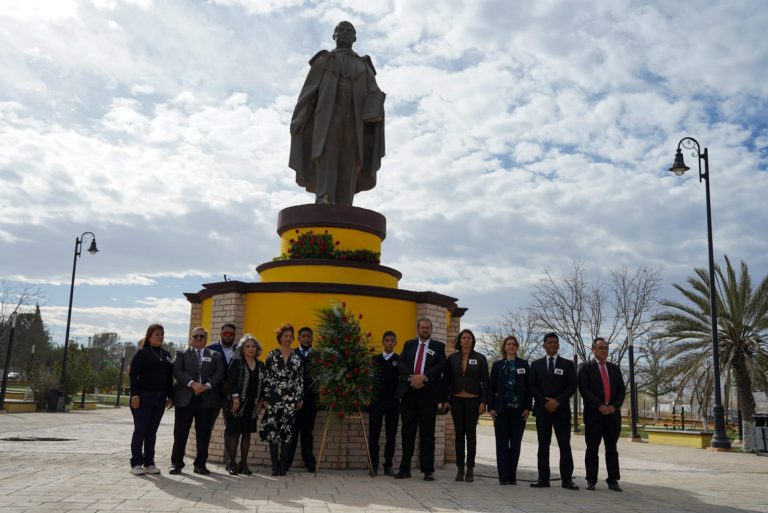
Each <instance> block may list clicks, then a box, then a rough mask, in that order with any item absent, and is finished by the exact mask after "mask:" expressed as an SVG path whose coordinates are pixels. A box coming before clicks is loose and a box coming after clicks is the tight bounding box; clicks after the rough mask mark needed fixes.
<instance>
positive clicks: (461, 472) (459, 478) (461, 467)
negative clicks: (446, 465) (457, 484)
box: [456, 465, 464, 481]
mask: <svg viewBox="0 0 768 513" xmlns="http://www.w3.org/2000/svg"><path fill="white" fill-rule="evenodd" d="M456 481H464V465H459V468H458V469H457V471H456Z"/></svg>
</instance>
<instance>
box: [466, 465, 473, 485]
mask: <svg viewBox="0 0 768 513" xmlns="http://www.w3.org/2000/svg"><path fill="white" fill-rule="evenodd" d="M474 470H475V469H473V468H472V467H467V474H466V475H465V476H464V481H466V482H467V483H472V482H474V481H475V473H474Z"/></svg>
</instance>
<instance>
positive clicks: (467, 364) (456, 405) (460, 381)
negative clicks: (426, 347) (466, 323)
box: [445, 330, 488, 482]
mask: <svg viewBox="0 0 768 513" xmlns="http://www.w3.org/2000/svg"><path fill="white" fill-rule="evenodd" d="M455 347H456V352H455V353H453V354H452V355H451V356H449V357H448V362H447V370H446V374H447V378H448V379H446V380H445V382H446V386H447V388H448V391H447V394H446V395H447V396H448V398H449V400H450V404H451V417H453V427H454V430H455V431H456V439H455V446H456V466H457V467H458V472H457V473H456V481H468V482H472V481H474V480H475V476H474V469H475V453H476V452H477V420H478V419H479V418H480V414H482V413H484V412H485V396H486V389H487V387H488V361H487V360H486V359H485V356H483V355H482V354H480V353H478V352H477V351H475V334H474V333H472V332H471V331H470V330H462V332H461V333H459V336H458V337H457V338H456V346H455ZM465 440H466V447H467V454H466V466H467V470H466V474H465V473H464V462H465V459H464V444H465Z"/></svg>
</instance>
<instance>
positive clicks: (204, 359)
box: [201, 356, 562, 374]
mask: <svg viewBox="0 0 768 513" xmlns="http://www.w3.org/2000/svg"><path fill="white" fill-rule="evenodd" d="M201 360H202V361H204V362H210V361H211V357H210V356H203V357H202V358H201ZM561 374H562V372H561Z"/></svg>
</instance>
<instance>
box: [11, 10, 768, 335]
mask: <svg viewBox="0 0 768 513" xmlns="http://www.w3.org/2000/svg"><path fill="white" fill-rule="evenodd" d="M49 7H50V6H47V7H46V8H45V9H44V8H43V6H42V4H40V3H28V2H23V3H22V2H13V3H11V4H8V3H6V4H4V6H3V7H0V20H2V23H3V28H4V30H3V31H1V32H0V44H2V47H3V48H4V51H0V66H2V68H3V69H4V73H3V75H2V76H0V97H2V98H6V99H9V100H6V101H4V102H0V269H2V270H3V271H2V273H3V277H7V278H11V279H15V280H20V281H30V282H33V283H39V284H44V286H45V287H48V288H49V290H50V291H51V304H50V305H49V306H48V307H47V308H49V309H53V310H50V311H51V312H54V313H53V314H52V315H54V316H59V317H57V319H58V321H56V322H58V323H59V324H57V326H58V325H60V310H55V309H56V308H59V309H60V308H63V307H62V306H61V304H62V302H63V301H66V294H64V293H62V290H63V289H67V288H68V283H69V279H70V275H69V273H70V272H71V267H70V265H71V258H72V249H73V248H72V244H73V241H72V239H73V237H76V236H77V235H78V234H80V233H82V232H83V231H86V230H90V231H93V232H94V233H96V234H97V237H98V240H99V246H100V248H101V249H102V252H101V253H99V255H97V256H96V257H90V256H88V255H84V256H83V258H82V259H81V260H80V261H79V264H78V266H79V267H78V276H77V283H78V285H79V286H83V287H84V288H85V289H87V290H88V291H89V292H88V295H87V296H86V298H87V301H88V302H87V304H86V303H80V305H76V306H77V308H81V309H82V310H78V318H79V319H83V321H82V323H83V324H79V326H80V327H79V328H78V330H80V332H83V333H85V332H87V330H89V329H92V328H93V329H94V330H96V331H103V329H106V328H103V329H102V328H97V325H98V323H100V322H101V323H103V324H105V325H109V326H112V327H115V326H118V325H119V323H120V322H121V321H120V316H121V315H122V314H121V312H120V309H122V308H126V309H128V312H129V314H128V315H129V317H130V316H137V319H136V322H135V325H134V324H131V327H130V330H131V331H130V333H131V334H132V336H133V335H136V334H137V333H140V332H141V329H140V326H139V325H140V324H142V323H143V322H145V321H148V320H149V318H152V319H160V317H162V316H161V315H160V314H162V313H167V314H168V315H177V316H180V318H179V319H178V320H177V321H175V322H178V325H179V328H178V329H179V332H182V331H183V332H184V333H185V332H186V316H187V310H186V309H184V312H182V311H181V310H182V309H181V307H180V306H179V305H180V304H181V303H183V302H184V301H185V300H183V299H179V297H178V294H179V292H180V290H179V289H178V288H177V287H180V286H181V285H178V282H179V281H181V282H183V283H184V286H185V287H187V289H186V290H191V291H194V290H196V289H197V288H198V287H199V283H201V282H203V281H205V280H214V281H215V280H219V279H220V277H221V276H222V275H223V274H225V273H226V274H227V275H229V276H233V277H235V276H236V277H242V278H243V279H248V280H254V279H257V278H256V276H255V272H254V268H255V266H256V265H258V264H260V263H263V262H265V261H268V260H270V259H271V258H272V257H274V256H276V255H277V252H278V241H277V237H276V235H275V233H274V227H275V218H276V215H277V212H278V210H279V209H281V208H284V207H286V206H289V205H294V204H297V203H306V202H311V201H312V197H311V195H310V194H308V193H306V192H304V191H302V190H300V189H298V188H297V187H296V186H295V183H294V175H293V172H292V171H291V170H289V169H288V167H287V160H288V157H287V154H288V146H289V138H288V129H287V126H288V123H289V120H290V116H291V112H292V110H293V106H294V102H295V99H296V95H297V93H298V91H299V88H300V87H301V83H302V81H303V79H304V76H305V74H306V72H307V60H308V59H309V58H310V57H311V56H312V55H313V54H314V53H315V52H316V51H317V50H319V49H321V48H326V49H327V48H330V47H331V46H332V43H333V42H332V41H331V33H332V30H333V27H334V25H335V24H336V23H337V22H338V21H340V20H341V19H349V20H351V21H353V22H354V23H355V24H356V27H357V30H358V41H357V43H356V46H355V48H356V49H358V50H359V51H360V52H361V53H367V54H370V55H371V56H372V58H373V62H374V64H375V66H376V69H377V71H378V77H377V79H378V82H379V84H380V86H381V87H382V89H383V90H384V91H385V92H387V156H386V158H385V159H384V163H383V167H382V169H381V171H380V174H379V179H378V186H377V188H376V189H375V190H373V191H370V192H366V193H363V194H361V195H359V196H358V197H357V198H356V200H355V202H356V204H358V205H359V206H363V207H366V208H372V209H374V210H377V211H380V212H382V213H384V214H385V215H386V216H387V219H388V226H389V234H388V237H387V240H386V242H385V244H384V248H383V260H384V262H383V263H384V264H385V265H390V266H392V267H395V268H397V269H399V270H400V271H402V272H403V273H404V277H403V280H402V283H401V285H402V286H403V287H406V288H411V289H417V290H421V289H423V290H427V289H432V290H437V291H439V292H443V293H447V294H455V295H457V296H458V297H460V298H462V302H463V301H464V299H463V298H464V296H466V298H467V301H469V302H470V303H471V304H467V305H466V306H469V307H470V311H469V312H468V314H467V317H466V318H465V321H466V322H467V323H469V324H475V325H480V324H484V323H487V322H488V320H490V319H492V318H493V317H495V316H497V315H498V314H499V313H502V312H503V311H504V310H506V309H507V308H511V307H512V306H518V305H523V304H525V302H526V300H527V294H528V293H529V292H530V286H531V284H532V283H533V282H534V281H535V280H536V279H537V277H538V276H540V273H541V270H542V269H545V268H546V269H550V270H551V271H553V272H557V270H558V269H561V268H563V269H565V268H568V266H569V265H570V264H569V263H570V259H571V258H576V259H578V260H584V261H587V262H588V263H589V264H590V265H591V266H593V268H595V269H602V270H605V269H609V268H611V267H612V266H616V265H619V264H623V263H627V264H629V265H649V266H651V267H658V266H660V267H663V269H664V271H665V279H666V281H668V282H671V281H681V279H682V277H683V276H684V275H685V274H686V273H688V272H689V271H690V269H691V267H693V266H696V265H704V264H705V263H706V259H705V256H706V231H705V225H704V218H703V214H704V198H703V194H704V191H703V187H702V186H701V185H700V184H699V183H698V180H697V178H696V176H695V169H694V172H693V173H691V175H690V176H686V177H684V178H682V179H679V178H675V177H672V176H667V174H668V173H666V171H665V168H666V167H668V166H669V164H670V163H671V160H672V158H673V156H674V150H675V145H676V143H677V141H678V140H679V139H680V138H681V137H682V136H684V135H688V134H690V135H694V136H696V137H697V138H699V140H700V141H701V142H702V143H703V144H704V145H705V146H708V147H709V148H710V153H711V166H712V201H713V217H714V223H715V224H714V229H715V233H714V235H715V252H716V254H718V255H720V254H722V253H728V254H729V255H730V256H732V257H733V258H737V259H738V258H745V259H747V260H748V261H749V263H750V266H751V268H752V270H753V272H754V273H755V275H757V276H762V275H764V274H766V273H768V259H767V258H766V256H765V255H766V254H767V253H766V251H765V247H764V244H765V243H764V237H763V236H762V233H763V232H764V231H765V229H766V227H768V214H766V211H765V209H764V208H763V206H762V202H761V198H760V191H762V190H766V186H768V183H766V182H768V173H766V169H767V168H768V155H767V154H766V150H765V149H766V148H767V147H768V128H766V123H765V119H766V106H768V101H767V100H768V98H767V97H768V89H766V84H767V83H768V80H766V78H768V77H766V73H768V72H767V71H766V70H768V48H766V46H765V45H764V44H762V39H763V32H764V29H763V27H764V26H765V24H766V22H768V9H766V8H765V7H762V5H759V6H758V5H756V4H755V3H752V2H747V1H734V2H729V3H728V5H723V4H722V3H717V2H705V1H702V2H696V3H695V5H693V6H690V8H692V9H694V10H696V15H695V16H692V15H690V14H691V13H688V14H689V15H682V13H680V12H677V11H676V10H674V9H676V8H677V7H675V6H674V5H673V4H668V3H665V2H639V1H630V0H622V1H619V2H611V3H605V2H596V1H587V0H579V1H577V2H563V1H555V0H551V1H546V2H535V3H533V2H532V3H510V2H507V1H503V0H498V1H478V2H438V3H433V4H430V5H429V8H425V4H424V3H423V2H419V1H406V0H398V1H392V2H384V1H382V2H362V1H360V2H357V1H356V2H352V3H350V2H342V1H334V2H292V1H285V2H281V1H277V0H275V1H269V2H260V1H259V2H257V1H247V0H216V1H214V2H209V3H204V4H203V3H197V4H189V3H185V2H178V1H170V2H162V3H153V2H149V1H135V2H125V1H94V2H80V3H74V2H57V3H55V8H49ZM708 26H717V27H718V29H717V37H706V36H705V35H704V34H705V31H704V32H703V31H702V27H708ZM694 164H695V161H694V160H693V159H690V162H689V165H691V166H692V167H695V165H694ZM169 283H175V284H177V285H174V286H173V287H170V286H169V285H168V284H169ZM187 284H189V285H187ZM139 291H140V292H139ZM163 291H166V292H167V293H168V294H173V296H172V297H171V296H168V297H171V299H172V300H173V301H180V302H181V303H178V304H177V303H175V302H174V303H172V304H173V305H175V306H174V307H173V308H176V309H177V310H173V311H174V312H175V313H173V314H172V313H171V310H172V308H170V307H167V305H166V306H163V305H162V304H161V303H157V304H155V305H154V306H151V309H154V310H150V311H147V310H146V309H147V308H150V307H148V306H146V305H139V304H138V303H136V298H138V297H147V296H152V297H158V298H159V297H166V296H163V295H162V294H161V293H160V292H163ZM121 292H122V294H121ZM100 295H101V296H100ZM123 295H124V296H125V299H123V300H121V299H120V298H121V297H123ZM62 297H63V298H64V299H62ZM78 297H79V296H78ZM99 297H102V298H103V299H102V301H103V304H107V303H108V304H109V305H110V307H111V308H114V310H98V308H101V306H99V304H98V301H99V299H98V298H99ZM111 298H117V301H111ZM169 308H170V309H169ZM164 309H165V310H164ZM80 315H82V316H84V317H80ZM98 315H101V316H102V317H101V318H99V317H98ZM140 315H146V316H147V317H146V318H142V319H141V320H140V319H139V318H138V316H140ZM153 316H154V317H153ZM80 322H81V321H78V323H80ZM132 322H133V321H132ZM181 327H183V328H184V329H183V330H181Z"/></svg>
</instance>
